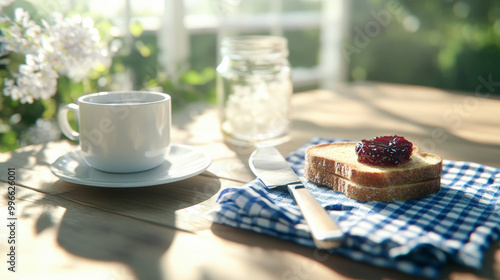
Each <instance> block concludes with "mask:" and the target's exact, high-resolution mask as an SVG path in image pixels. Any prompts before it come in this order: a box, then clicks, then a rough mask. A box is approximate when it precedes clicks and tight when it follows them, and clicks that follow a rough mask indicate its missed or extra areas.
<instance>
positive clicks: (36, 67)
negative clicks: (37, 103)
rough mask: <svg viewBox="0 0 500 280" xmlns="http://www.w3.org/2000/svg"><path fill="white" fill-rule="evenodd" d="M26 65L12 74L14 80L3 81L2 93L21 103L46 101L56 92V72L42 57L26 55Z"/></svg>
mask: <svg viewBox="0 0 500 280" xmlns="http://www.w3.org/2000/svg"><path fill="white" fill-rule="evenodd" d="M25 62H26V64H22V65H20V66H19V72H18V73H14V75H13V76H14V77H15V78H16V80H15V81H14V80H11V79H5V82H4V86H5V87H4V90H3V93H4V95H6V96H11V98H12V99H13V100H19V101H20V102H21V103H33V101H34V100H37V99H48V98H51V97H52V96H54V94H55V93H56V90H57V77H58V75H57V72H56V71H55V70H54V69H53V68H52V66H51V65H50V64H49V63H48V62H47V59H46V58H45V57H44V56H43V55H38V56H34V55H30V54H28V55H26V61H25Z"/></svg>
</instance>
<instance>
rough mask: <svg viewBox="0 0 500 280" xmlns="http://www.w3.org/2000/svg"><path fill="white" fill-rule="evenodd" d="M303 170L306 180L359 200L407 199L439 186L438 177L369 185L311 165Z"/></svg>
mask: <svg viewBox="0 0 500 280" xmlns="http://www.w3.org/2000/svg"><path fill="white" fill-rule="evenodd" d="M304 172H305V173H304V177H305V178H306V179H307V180H309V181H311V182H313V183H316V184H319V185H324V186H327V187H330V188H332V189H333V190H335V191H338V192H341V193H344V194H345V195H347V196H348V197H350V198H352V199H356V200H359V201H382V202H392V201H396V200H409V199H415V198H420V197H424V196H427V195H430V194H433V193H437V192H439V190H440V188H441V179H440V178H434V179H430V180H426V181H420V182H416V183H409V184H400V185H391V186H386V187H373V186H371V185H361V184H357V183H354V182H352V181H350V180H347V179H345V178H342V177H340V176H338V175H335V174H333V173H327V172H324V171H323V170H317V169H315V168H311V167H309V168H306V169H305V170H304Z"/></svg>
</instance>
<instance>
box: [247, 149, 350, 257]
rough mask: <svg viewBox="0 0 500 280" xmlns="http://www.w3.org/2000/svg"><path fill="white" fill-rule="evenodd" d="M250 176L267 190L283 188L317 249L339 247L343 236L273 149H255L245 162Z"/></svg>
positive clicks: (278, 153) (337, 226)
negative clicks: (259, 181)
mask: <svg viewBox="0 0 500 280" xmlns="http://www.w3.org/2000/svg"><path fill="white" fill-rule="evenodd" d="M248 162H249V165H250V169H252V172H253V173H254V174H255V175H256V176H257V177H258V178H259V179H260V180H261V181H262V182H263V183H264V184H265V185H266V187H267V188H270V189H272V188H276V187H282V186H286V187H287V188H288V191H289V192H290V193H291V194H292V196H293V198H294V199H295V201H296V202H297V204H298V206H299V208H300V210H301V212H302V215H303V216H304V219H305V220H306V222H307V224H308V225H309V227H310V229H311V235H312V237H313V240H314V243H315V244H316V246H317V247H318V248H321V249H330V248H334V247H337V246H338V245H340V240H342V238H343V236H344V234H343V232H342V230H341V229H340V227H339V225H338V224H337V223H336V222H335V221H334V220H333V219H332V218H331V217H330V215H329V214H328V212H327V211H326V210H325V209H324V208H323V206H321V204H319V202H318V201H317V200H316V199H315V198H314V196H313V195H312V194H311V193H310V192H309V191H308V190H307V188H306V187H305V186H304V185H303V184H302V181H301V180H300V178H299V177H298V176H297V175H296V174H295V172H294V171H293V170H292V169H291V168H290V166H289V165H288V163H287V162H286V160H285V159H284V158H283V156H282V155H281V153H280V152H279V151H278V150H277V149H276V148H275V147H263V148H258V149H256V150H255V151H254V152H253V153H252V154H251V155H250V158H249V160H248Z"/></svg>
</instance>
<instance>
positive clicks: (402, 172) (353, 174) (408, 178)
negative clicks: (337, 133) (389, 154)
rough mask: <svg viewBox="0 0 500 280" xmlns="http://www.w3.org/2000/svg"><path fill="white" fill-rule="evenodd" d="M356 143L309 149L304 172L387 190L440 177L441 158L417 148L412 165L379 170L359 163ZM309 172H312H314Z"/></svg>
mask: <svg viewBox="0 0 500 280" xmlns="http://www.w3.org/2000/svg"><path fill="white" fill-rule="evenodd" d="M356 144H357V143H356V142H342V143H330V144H318V145H314V146H311V147H308V148H307V149H306V154H305V172H306V173H307V171H308V170H311V172H312V173H317V172H321V173H327V174H336V175H338V176H340V177H343V178H345V179H347V180H349V181H351V182H353V183H355V184H358V185H363V186H370V187H387V186H394V185H404V184H409V183H414V182H423V181H428V180H431V179H436V178H439V177H440V176H441V172H442V162H443V160H442V158H441V157H439V156H437V155H435V154H432V153H420V152H419V151H418V148H417V149H414V151H413V154H412V156H411V159H410V161H409V162H407V163H405V164H401V165H399V166H396V167H376V166H369V165H366V164H363V163H359V162H357V153H356V151H355V147H356ZM311 172H309V173H311Z"/></svg>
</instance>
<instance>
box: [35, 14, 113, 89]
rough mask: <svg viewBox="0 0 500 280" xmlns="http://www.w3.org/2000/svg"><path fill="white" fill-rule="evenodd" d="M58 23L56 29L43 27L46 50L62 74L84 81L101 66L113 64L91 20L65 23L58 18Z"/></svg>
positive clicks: (73, 20) (66, 21)
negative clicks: (45, 31) (45, 34)
mask: <svg viewBox="0 0 500 280" xmlns="http://www.w3.org/2000/svg"><path fill="white" fill-rule="evenodd" d="M55 19H56V22H55V24H54V25H51V26H49V25H48V24H47V23H44V25H45V27H46V29H47V36H46V37H45V38H44V41H43V46H44V48H45V49H46V50H47V52H48V58H49V60H50V62H51V64H52V65H53V66H54V67H55V68H56V69H57V70H58V72H59V73H61V74H63V75H66V76H68V77H69V78H71V79H73V80H75V81H81V80H82V79H84V78H86V77H87V76H88V73H89V72H90V71H92V70H93V69H94V68H95V67H96V65H98V64H99V63H101V64H103V65H105V66H106V67H108V66H109V65H110V64H111V59H110V58H109V56H108V51H107V49H105V48H102V47H100V46H99V41H100V37H99V32H98V31H97V29H95V28H94V27H93V25H94V23H93V21H92V20H91V19H90V18H85V19H82V18H81V17H80V16H78V15H75V16H73V17H71V18H66V19H63V18H62V16H61V15H60V14H57V15H56V16H55Z"/></svg>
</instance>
